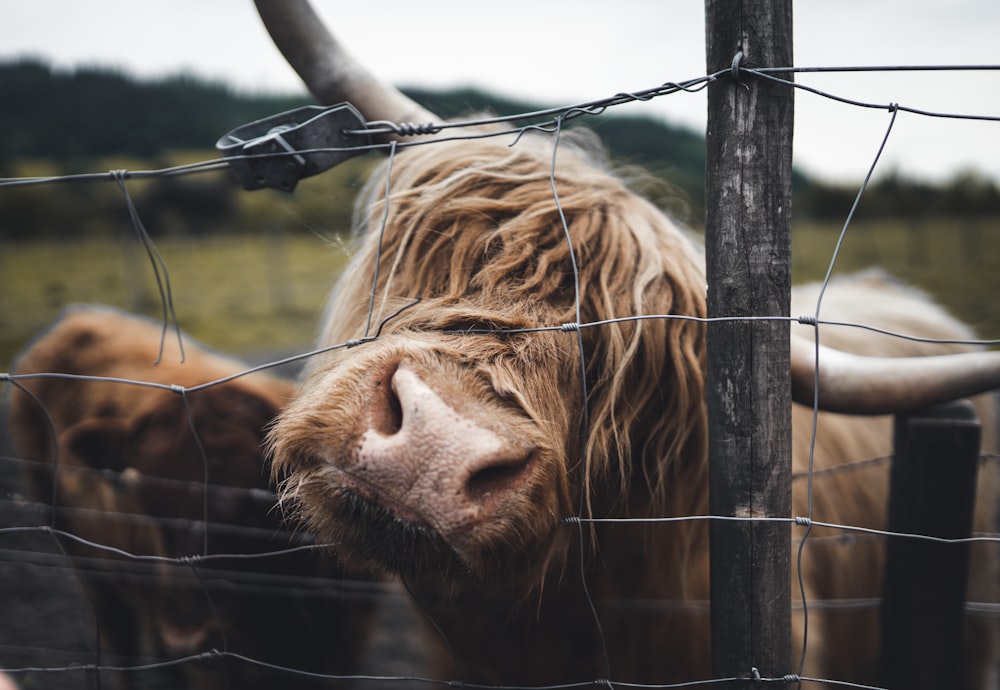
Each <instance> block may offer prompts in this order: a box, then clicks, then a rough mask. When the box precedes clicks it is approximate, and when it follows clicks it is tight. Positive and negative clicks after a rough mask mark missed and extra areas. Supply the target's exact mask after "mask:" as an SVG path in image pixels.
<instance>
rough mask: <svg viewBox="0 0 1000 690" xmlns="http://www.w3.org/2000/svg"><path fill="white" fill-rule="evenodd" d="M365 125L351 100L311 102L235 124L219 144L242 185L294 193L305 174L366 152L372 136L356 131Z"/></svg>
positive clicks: (318, 171)
mask: <svg viewBox="0 0 1000 690" xmlns="http://www.w3.org/2000/svg"><path fill="white" fill-rule="evenodd" d="M366 128H367V124H366V122H365V119H364V117H362V115H361V113H359V112H358V111H357V110H356V109H355V108H354V106H352V105H351V104H350V103H340V104H338V105H334V106H330V107H326V108H324V107H321V106H316V105H309V106H305V107H302V108H297V109H295V110H289V111H287V112H284V113H279V114H277V115H272V116H270V117H266V118H264V119H262V120H257V121H255V122H250V123H248V124H245V125H242V126H241V127H237V128H236V129H234V130H233V131H231V132H229V133H228V134H225V135H223V136H222V137H221V138H220V139H219V141H217V142H216V144H215V148H216V149H217V150H219V151H221V152H222V155H223V156H225V157H226V158H227V159H228V162H229V166H230V168H232V170H233V173H234V174H235V175H236V177H237V179H238V180H239V181H240V184H242V185H243V188H244V189H247V190H254V189H261V188H263V187H270V188H272V189H280V190H282V191H285V192H292V191H294V190H295V185H296V184H298V182H299V180H301V179H302V178H304V177H311V176H313V175H317V174H319V173H321V172H323V171H325V170H329V169H330V168H332V167H333V166H335V165H337V164H338V163H341V162H343V161H345V160H347V159H348V158H353V157H354V156H358V155H360V154H362V153H364V152H365V148H364V147H365V146H368V145H370V144H371V138H370V137H369V136H367V135H364V134H359V133H358V131H359V130H364V129H366ZM348 132H350V134H348Z"/></svg>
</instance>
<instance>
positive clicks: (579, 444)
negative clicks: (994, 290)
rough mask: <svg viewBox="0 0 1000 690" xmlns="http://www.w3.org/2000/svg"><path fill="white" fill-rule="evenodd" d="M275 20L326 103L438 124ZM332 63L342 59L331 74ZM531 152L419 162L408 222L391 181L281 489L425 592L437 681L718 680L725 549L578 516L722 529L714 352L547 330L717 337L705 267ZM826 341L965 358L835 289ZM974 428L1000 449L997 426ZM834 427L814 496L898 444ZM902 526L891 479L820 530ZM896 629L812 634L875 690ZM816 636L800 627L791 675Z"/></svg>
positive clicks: (864, 574)
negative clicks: (714, 457) (436, 640)
mask: <svg viewBox="0 0 1000 690" xmlns="http://www.w3.org/2000/svg"><path fill="white" fill-rule="evenodd" d="M258 7H259V8H260V10H261V14H262V16H263V17H264V19H265V22H266V23H267V24H268V26H269V29H270V30H271V32H272V35H273V36H274V37H275V39H276V42H278V44H279V46H280V47H281V48H282V50H283V51H285V53H286V56H287V57H288V58H289V61H290V62H291V63H292V64H293V65H294V66H295V67H296V68H297V69H298V70H299V71H300V73H302V74H303V76H304V77H305V78H306V81H307V83H309V85H310V87H311V88H312V89H313V91H314V93H315V94H316V95H317V96H318V97H319V98H320V99H321V100H325V101H326V102H336V101H337V100H339V99H345V100H351V101H352V102H353V103H354V105H355V106H357V107H358V108H359V109H360V110H361V112H363V113H365V115H366V116H367V117H368V118H370V119H376V118H377V119H389V120H393V121H401V120H403V119H409V118H415V119H418V120H420V119H425V118H427V116H428V114H427V113H426V111H423V110H422V109H420V108H419V107H417V106H415V105H414V104H410V103H407V102H405V101H400V96H399V94H398V93H397V92H393V91H388V90H380V89H379V88H378V87H375V86H374V85H373V83H372V82H371V80H370V79H369V78H368V76H367V74H366V73H365V72H364V71H363V70H362V69H361V68H359V67H358V66H357V65H355V64H353V63H350V62H349V61H348V59H347V58H346V57H345V56H344V55H343V54H342V53H340V52H339V49H338V46H337V45H336V43H335V42H334V41H333V39H332V38H331V37H329V36H328V35H326V34H324V33H323V30H322V27H320V26H318V25H317V24H316V22H315V17H314V16H310V14H309V13H308V11H307V10H308V8H307V7H305V6H304V5H303V3H298V2H287V1H282V2H273V3H270V2H264V0H258ZM292 8H294V9H292ZM303 34H304V35H306V37H305V38H302V37H301V35H303ZM296 37H298V38H296ZM314 39H315V40H314ZM325 50H330V51H333V53H334V54H335V57H334V58H332V59H329V60H326V59H324V57H323V54H322V51H325ZM341 61H343V62H346V66H345V65H344V64H341ZM341 75H343V76H341ZM385 104H389V105H388V106H387V107H383V106H385ZM412 113H416V115H412ZM509 143H510V142H508V141H495V140H477V141H464V142H435V143H433V144H431V145H424V146H417V147H414V148H412V149H407V150H405V151H402V152H400V153H399V154H398V155H397V156H395V158H394V160H393V161H392V166H391V178H390V182H389V185H388V186H389V190H390V191H389V193H388V195H387V197H386V198H383V189H384V185H385V176H386V175H389V170H388V169H387V168H383V169H382V170H381V171H379V172H378V173H377V174H376V175H375V176H374V177H373V183H372V185H371V186H370V188H369V190H368V193H367V194H366V195H364V196H363V198H362V199H361V200H360V202H359V203H360V207H359V214H358V215H359V218H360V226H359V227H358V228H356V232H357V233H358V234H359V235H360V236H361V245H360V247H359V249H358V254H357V257H356V259H355V260H354V262H353V263H352V264H351V265H350V267H349V268H348V269H347V270H346V272H345V274H344V275H343V276H342V278H341V280H340V283H339V284H338V287H337V289H336V291H335V293H334V295H333V297H332V299H331V302H330V306H329V309H328V313H327V314H326V318H325V326H324V329H323V334H322V343H323V344H324V345H333V344H337V343H350V344H351V345H352V346H351V347H342V348H339V349H334V350H332V351H329V352H327V353H325V354H323V355H322V356H320V357H317V358H316V359H315V360H314V361H312V363H311V365H310V368H309V371H308V372H307V375H306V377H305V378H304V381H303V385H302V389H301V393H300V394H299V396H298V397H297V399H296V400H295V401H293V402H292V403H291V404H290V405H289V406H288V407H287V408H286V410H285V411H284V412H283V413H282V414H281V416H280V417H279V421H278V423H277V424H276V425H275V427H274V428H273V431H272V432H271V435H270V443H271V444H272V449H273V460H274V467H275V471H276V472H277V473H278V475H279V476H284V475H287V476H288V478H287V479H286V480H285V481H284V483H283V497H284V502H285V504H287V505H289V506H294V507H295V508H296V510H297V511H298V514H299V516H300V518H301V519H302V520H303V521H304V522H305V523H306V524H308V525H309V526H310V527H311V528H313V529H315V530H316V531H317V532H318V533H319V535H321V536H322V537H323V538H324V539H325V540H329V541H332V542H336V543H338V544H340V545H341V550H342V553H343V555H344V556H345V557H347V558H351V559H355V560H357V561H358V562H361V563H367V564H369V565H370V566H372V567H374V568H377V569H381V570H384V571H387V572H390V573H396V574H398V575H400V576H401V577H402V578H403V580H404V581H405V582H406V583H407V584H408V585H409V586H410V588H411V590H412V591H413V592H414V593H415V596H416V598H417V599H418V601H419V602H420V603H421V605H422V607H423V608H424V609H425V610H427V611H428V612H429V613H430V616H431V618H433V620H434V621H435V622H436V623H437V624H438V625H439V626H440V628H441V630H442V632H443V634H444V637H445V638H446V639H447V640H448V642H449V644H450V647H451V649H452V651H453V656H452V655H451V654H447V655H444V656H443V659H442V664H443V665H442V666H440V667H439V668H438V672H439V673H440V674H442V675H445V676H446V677H455V676H458V677H460V678H461V679H462V680H465V681H485V682H498V683H504V684H543V683H568V682H587V681H593V680H594V679H599V678H605V677H607V674H609V673H610V677H611V679H612V680H617V681H634V682H645V683H671V682H683V681H692V680H705V679H708V678H710V677H711V673H712V672H711V664H710V639H709V621H708V615H707V613H706V612H705V610H704V608H705V607H704V603H705V602H706V601H707V600H708V598H709V592H708V587H709V577H708V527H707V523H706V522H704V521H685V522H676V523H671V524H649V523H630V524H614V525H613V526H608V525H601V526H597V527H595V528H594V530H593V532H592V534H587V533H586V531H584V534H583V535H580V534H578V530H577V527H576V526H575V525H573V524H572V523H570V524H566V523H565V522H564V519H565V518H567V517H572V516H576V515H580V514H581V513H582V514H583V515H592V516H596V517H637V518H641V517H650V516H665V517H673V516H698V515H705V514H707V512H708V484H707V459H706V446H707V438H706V411H705V391H704V358H705V329H704V326H703V325H701V324H700V323H697V322H692V321H690V320H683V319H650V320H629V321H624V322H614V323H607V324H604V325H601V326H599V327H587V328H583V329H581V330H579V331H577V330H575V329H574V328H572V327H571V328H568V329H566V331H565V332H563V331H560V330H555V331H553V330H547V331H541V332H537V331H534V332H532V331H526V330H525V329H534V328H537V327H542V326H558V325H560V324H567V323H571V322H576V321H580V322H581V323H592V322H597V321H603V320H607V319H613V318H616V317H628V316H644V315H651V314H674V315H681V316H695V317H703V316H704V315H705V277H704V269H703V265H702V258H701V255H700V252H699V251H698V249H697V248H696V247H695V246H694V245H693V244H692V243H691V242H690V241H689V240H688V239H687V238H686V237H685V236H684V235H683V234H682V233H681V232H680V231H679V230H678V229H677V228H676V227H675V226H674V225H673V224H672V223H671V222H670V221H669V220H668V219H667V218H665V217H664V215H663V214H661V213H660V212H659V211H658V210H657V209H656V208H655V207H654V206H653V205H651V204H650V203H648V202H646V201H645V200H643V199H642V198H640V197H638V196H637V195H636V194H634V193H632V192H631V191H630V190H629V189H628V188H627V187H626V185H625V184H623V182H622V181H621V180H619V179H617V178H616V177H615V176H614V175H613V174H611V173H609V172H608V170H607V169H606V166H604V165H603V164H602V163H601V162H600V161H599V160H597V158H596V157H595V156H594V155H593V154H592V153H591V152H589V151H588V150H587V149H586V148H585V147H580V148H574V147H572V146H570V145H569V144H568V143H567V142H566V141H565V139H564V140H563V143H562V144H561V145H560V148H559V150H558V152H557V155H555V156H554V151H553V143H552V142H551V141H550V140H544V139H542V138H540V137H531V136H524V137H522V138H520V139H519V140H518V141H517V142H516V144H514V145H508V144H509ZM553 160H555V170H554V172H552V166H553ZM550 175H551V177H550ZM553 189H555V190H556V191H557V192H558V200H559V205H558V206H557V204H556V202H555V199H554V195H553ZM564 221H565V230H564ZM383 223H384V224H383ZM567 233H568V235H569V237H570V238H571V240H572V250H571V248H570V245H569V243H568V242H567V237H566V235H567ZM574 252H575V257H574ZM574 259H575V261H574ZM377 266H378V267H379V270H376V267H377ZM373 276H377V280H376V281H375V283H374V285H373ZM577 288H578V292H577ZM372 291H373V292H374V297H375V301H374V307H375V308H374V313H373V314H372V315H371V317H369V314H368V309H369V298H370V296H371V293H372ZM577 295H579V313H577V309H576V300H577ZM418 297H419V298H420V301H419V302H417V303H415V302H414V301H415V299H416V298H418ZM814 304H815V293H814V292H811V291H809V290H806V291H800V292H798V293H797V294H796V297H795V303H794V304H793V313H809V312H810V311H811V310H812V309H813V306H814ZM823 315H824V317H827V318H831V319H839V320H845V321H864V322H870V323H875V324H878V325H880V326H884V327H887V328H890V329H892V328H897V329H899V330H903V331H906V332H910V333H914V334H917V335H922V336H929V337H943V338H950V339H956V338H957V339H962V338H967V337H968V336H969V335H970V334H969V332H968V330H967V329H966V328H964V327H962V326H961V325H960V324H958V323H957V322H955V321H954V320H953V319H951V318H949V317H948V316H947V315H946V314H944V313H943V312H942V311H941V310H939V309H937V308H936V307H934V306H933V305H931V304H929V303H928V302H927V301H926V300H925V299H924V298H923V297H921V296H920V295H917V294H916V293H914V292H912V291H909V290H906V289H904V288H900V287H898V286H895V285H893V284H892V283H891V282H890V281H888V280H886V279H884V278H882V277H880V276H869V277H860V278H855V279H853V280H844V281H842V282H840V283H839V284H837V285H836V286H834V287H833V288H831V292H830V293H829V295H828V298H827V300H826V302H825V308H824V312H823ZM369 322H370V323H371V324H381V325H380V326H379V328H380V335H379V337H378V338H374V339H367V338H366V336H369V335H371V333H372V331H373V330H374V328H375V326H374V325H372V326H369ZM822 330H823V342H824V344H826V345H829V346H834V347H836V348H838V349H840V350H843V351H846V352H854V353H858V354H864V355H870V354H878V355H881V356H884V357H898V356H900V355H925V354H932V353H935V354H936V353H941V352H946V351H959V350H962V349H963V348H960V347H943V346H941V347H935V346H928V345H923V344H916V343H913V342H910V341H903V340H893V339H890V338H887V337H885V336H878V335H873V334H871V333H868V332H865V331H859V330H852V329H837V328H832V327H830V328H824V329H822ZM352 341H353V342H352ZM581 346H582V351H581ZM802 352H803V351H802V350H795V353H796V354H795V355H794V359H793V365H794V366H795V367H796V368H798V378H797V379H796V383H795V388H796V391H799V392H801V391H802V390H803V389H808V386H809V381H811V377H803V375H802V370H801V368H800V364H803V363H804V360H808V359H809V357H808V355H804V354H802ZM804 352H806V353H808V352H809V349H808V345H806V349H805V350H804ZM828 354H829V353H826V352H824V357H826V356H827V355H828ZM581 357H582V362H581ZM842 359H844V358H843V357H841V360H842ZM833 361H840V360H833ZM879 366H880V367H885V366H887V365H886V363H885V362H880V364H879ZM581 368H583V369H584V370H585V376H584V377H581V374H580V372H581ZM581 379H583V380H581ZM820 379H821V386H822V390H821V395H820V397H821V400H822V401H823V402H824V404H829V405H831V406H834V407H836V406H839V405H840V404H841V403H840V402H838V401H836V400H834V399H832V398H830V397H829V396H828V391H829V390H830V386H829V383H830V378H829V376H828V375H827V374H825V373H821V377H820ZM843 379H844V380H849V379H850V376H848V372H847V370H846V368H845V369H844V376H843ZM584 383H585V385H584ZM839 388H843V387H838V389H839ZM973 390H974V389H973ZM868 393H869V395H868V397H869V398H870V400H866V401H865V402H866V403H868V402H871V403H872V404H871V406H870V407H869V408H868V411H872V410H875V409H881V408H882V407H883V406H884V407H886V408H892V407H893V406H895V405H900V404H902V405H906V404H920V402H917V399H915V398H914V399H910V400H907V399H906V398H907V396H908V395H910V394H909V393H903V394H902V395H900V394H899V393H900V389H898V388H896V389H893V392H891V394H890V399H888V400H887V399H885V398H884V397H882V396H881V395H878V393H879V388H878V386H874V387H871V388H870V389H869V390H868ZM960 394H962V393H960ZM893 396H895V397H893ZM920 401H923V399H922V398H921V399H920ZM979 411H980V415H981V416H982V418H983V420H984V422H985V425H986V428H987V429H992V427H993V424H994V419H995V417H994V414H993V411H992V409H991V406H990V405H989V404H988V401H980V405H979ZM810 424H811V411H810V410H808V409H806V408H805V407H800V406H796V408H795V410H794V413H793V425H794V432H793V433H794V469H795V471H796V472H802V471H804V470H805V469H806V460H807V457H808V440H809V432H810ZM818 428H819V437H818V439H817V444H816V461H815V462H816V468H818V469H824V468H828V467H836V466H841V465H846V464H848V463H853V462H855V461H861V460H865V459H868V458H872V457H875V456H881V455H884V454H886V453H888V452H890V450H891V448H890V436H891V433H890V427H889V419H888V418H886V417H848V416H838V415H830V414H823V415H821V417H820V420H819V425H818ZM980 488H981V492H982V495H983V497H984V498H983V500H981V501H980V502H979V504H978V507H977V513H976V527H977V529H992V527H993V508H992V506H993V504H994V502H995V498H996V492H995V489H996V482H995V480H994V478H993V476H992V473H985V474H984V476H983V477H981V481H980ZM804 489H805V487H804V484H802V483H799V484H798V485H796V487H795V498H794V504H795V508H794V510H795V514H797V515H802V514H805V513H806V506H805V504H804V500H805V495H804ZM885 510H886V477H885V467H884V466H881V467H875V468H873V469H864V470H859V471H851V472H844V473H839V474H831V475H828V476H824V477H823V478H817V482H816V499H815V507H814V513H813V516H814V518H815V519H817V520H823V521H830V522H836V523H846V524H852V525H861V526H865V527H880V526H884V523H885ZM817 535H818V536H821V535H820V534H819V531H817ZM824 543H825V542H824ZM993 561H994V558H993V554H992V553H988V552H987V551H986V550H980V551H976V553H975V554H974V563H973V568H972V581H971V583H970V593H971V596H972V597H973V598H982V599H985V600H989V601H996V588H997V572H996V568H995V567H994V562H993ZM881 563H882V546H881V545H880V544H877V543H872V544H868V545H865V546H859V547H855V548H846V547H843V546H840V547H829V546H823V547H822V548H821V547H816V548H812V547H810V548H809V549H808V551H807V554H806V560H805V568H804V573H803V575H804V578H805V583H806V585H805V586H806V593H807V596H808V598H809V599H810V600H812V601H817V600H821V599H864V598H869V597H878V596H879V594H880V591H881V586H882V582H881V569H882V565H881ZM584 581H585V582H586V583H587V587H586V588H585V587H584V586H583V584H582V583H583V582H584ZM588 590H589V597H592V598H593V601H594V604H595V606H596V609H597V619H599V621H600V627H599V626H598V624H597V621H596V620H595V616H594V615H593V613H592V611H591V608H590V605H589V602H590V599H589V598H588ZM793 594H795V595H797V592H796V593H793ZM877 622H878V621H877V612H876V611H867V612H861V613H857V612H853V613H838V614H836V615H833V614H830V615H815V616H814V618H813V619H812V625H811V628H810V636H809V653H808V657H807V660H806V661H807V663H806V667H805V670H806V673H807V674H808V675H810V676H820V677H828V678H834V679H840V680H856V681H868V682H875V681H876V680H877V673H876V671H877V668H876V665H877V650H878V638H877V627H878V626H877ZM800 627H801V617H799V618H797V619H796V637H797V638H798V639H797V640H796V645H797V647H796V649H797V648H798V645H799V644H800V642H801V630H800V629H799V628H800ZM968 635H969V639H968V644H967V645H966V646H965V650H966V658H965V664H964V665H963V672H964V674H965V677H964V678H963V680H962V683H961V684H962V685H963V686H964V687H984V686H985V683H986V678H987V676H988V675H989V673H990V671H991V669H992V667H993V665H994V664H995V662H996V660H997V631H996V629H995V624H994V622H993V621H990V620H982V619H976V620H970V621H969V622H968ZM604 649H606V651H607V657H608V659H607V661H608V664H607V665H606V663H605V656H604V653H603V651H604ZM452 661H455V662H457V667H452V666H450V663H451V662H452ZM790 670H791V669H790ZM956 685H959V683H956Z"/></svg>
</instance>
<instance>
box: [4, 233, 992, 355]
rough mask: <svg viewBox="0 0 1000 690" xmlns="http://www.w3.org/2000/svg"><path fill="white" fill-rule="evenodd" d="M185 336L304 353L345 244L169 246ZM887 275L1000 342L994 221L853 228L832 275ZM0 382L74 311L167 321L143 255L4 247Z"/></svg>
mask: <svg viewBox="0 0 1000 690" xmlns="http://www.w3.org/2000/svg"><path fill="white" fill-rule="evenodd" d="M839 231H840V227H839V226H834V225H816V224H802V225H799V226H797V228H796V231H795V235H794V242H793V277H794V280H795V282H805V281H810V280H816V279H819V278H821V277H822V276H823V275H824V273H825V272H826V267H827V265H828V264H829V262H830V258H831V255H832V252H833V247H834V245H835V243H836V239H837V236H838V234H839ZM157 247H158V249H159V251H160V253H161V254H162V256H163V259H164V261H165V262H166V265H167V267H168V270H169V275H170V281H171V286H172V288H173V297H174V305H175V308H176V313H177V315H178V318H179V321H180V323H181V326H182V328H184V329H185V330H186V331H187V332H188V333H189V334H190V335H191V336H193V337H194V338H196V339H198V340H200V341H201V342H203V343H206V344H207V345H209V346H211V347H213V348H216V349H219V350H222V351H225V352H229V353H234V354H239V355H242V356H248V357H253V358H259V357H265V356H270V355H272V354H274V353H283V352H288V351H291V350H297V349H302V348H306V347H308V346H309V345H310V344H311V342H312V340H313V337H314V333H315V330H316V327H317V323H318V319H319V314H320V312H321V309H322V305H323V303H324V301H325V299H326V296H327V294H328V292H329V289H330V287H331V286H332V284H333V281H334V279H335V278H336V276H337V274H338V272H339V271H340V269H341V267H342V266H343V264H344V262H345V260H346V259H347V251H346V249H345V247H344V246H343V243H341V242H339V241H337V240H336V239H333V240H330V239H323V238H321V237H319V236H316V235H313V234H309V233H294V234H291V233H290V234H287V235H284V234H277V233H275V234H270V235H266V236H242V237H215V238H211V239H191V238H184V239H180V238H167V239H162V240H160V241H158V242H157ZM872 265H881V266H883V267H884V268H886V269H887V270H888V271H889V272H890V273H891V274H893V275H895V276H897V277H899V278H901V279H902V280H905V281H907V282H909V283H912V284H914V285H917V286H919V287H922V288H924V289H925V290H927V291H928V292H930V293H931V294H932V295H934V296H935V297H936V298H937V299H939V300H940V301H941V302H942V303H943V304H945V305H946V306H947V307H948V308H949V309H951V310H952V311H953V312H954V313H955V314H956V315H957V316H959V317H960V318H962V319H964V320H966V321H968V322H969V323H972V324H973V325H974V326H975V327H976V328H977V329H978V330H979V332H980V333H981V335H982V336H984V337H989V338H998V337H1000V306H998V300H997V299H996V295H998V294H1000V222H998V220H997V219H982V220H940V221H934V222H931V221H925V222H922V223H921V224H919V225H914V224H906V223H879V224H877V225H871V224H865V223H860V222H859V223H857V224H855V225H853V226H852V227H851V228H849V230H848V234H847V238H846V241H845V242H844V245H843V248H842V250H841V254H840V257H839V258H838V261H837V264H836V272H838V273H846V272H852V271H856V270H859V269H862V268H865V267H867V266H872ZM0 275H2V276H3V286H4V289H3V291H2V292H0V371H9V366H10V362H11V360H12V358H13V357H14V355H15V354H16V353H17V352H18V351H19V350H20V349H21V348H22V347H24V345H25V344H26V343H27V342H29V341H30V339H31V338H32V337H33V336H34V335H35V334H36V333H38V332H39V331H40V330H42V329H43V328H44V327H45V326H46V325H47V324H48V323H50V322H51V321H52V319H53V318H54V317H55V316H56V315H57V314H58V313H59V311H60V310H61V309H63V308H64V307H65V306H67V305H70V304H78V303H101V304H109V305H113V306H117V307H120V308H122V309H126V310H130V311H138V312H142V313H145V314H149V315H151V316H154V317H159V315H160V313H161V306H160V299H159V295H158V292H157V290H156V286H155V282H154V281H153V272H152V269H151V266H150V261H149V259H148V258H147V256H146V253H145V251H144V249H143V248H142V247H141V245H138V244H136V243H134V242H131V241H129V242H125V241H122V240H119V241H116V240H110V239H92V240H86V241H74V242H68V241H66V242H59V241H29V242H17V243H15V242H7V243H3V244H0Z"/></svg>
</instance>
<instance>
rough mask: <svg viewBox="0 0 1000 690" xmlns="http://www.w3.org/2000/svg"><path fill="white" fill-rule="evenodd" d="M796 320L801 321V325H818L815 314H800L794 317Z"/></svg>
mask: <svg viewBox="0 0 1000 690" xmlns="http://www.w3.org/2000/svg"><path fill="white" fill-rule="evenodd" d="M796 321H798V322H799V323H801V324H802V325H803V326H818V325H819V319H817V318H816V317H815V316H800V317H798V318H797V319H796Z"/></svg>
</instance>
